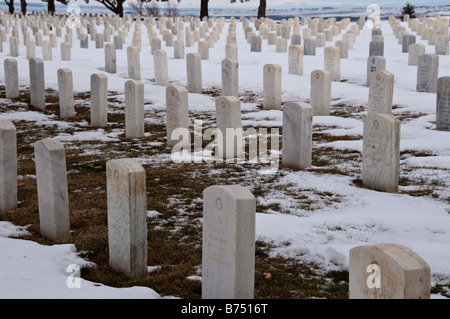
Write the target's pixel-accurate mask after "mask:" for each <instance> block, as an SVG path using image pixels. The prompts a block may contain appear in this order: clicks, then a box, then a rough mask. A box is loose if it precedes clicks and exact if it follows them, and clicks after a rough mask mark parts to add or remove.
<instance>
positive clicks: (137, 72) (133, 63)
mask: <svg viewBox="0 0 450 319" xmlns="http://www.w3.org/2000/svg"><path fill="white" fill-rule="evenodd" d="M127 62H128V77H129V78H130V79H132V80H140V79H141V62H140V54H139V49H138V48H137V47H135V46H129V47H128V48H127Z"/></svg>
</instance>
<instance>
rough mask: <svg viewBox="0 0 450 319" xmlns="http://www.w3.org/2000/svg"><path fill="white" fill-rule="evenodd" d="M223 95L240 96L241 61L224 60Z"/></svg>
mask: <svg viewBox="0 0 450 319" xmlns="http://www.w3.org/2000/svg"><path fill="white" fill-rule="evenodd" d="M222 96H236V97H238V96H239V62H237V61H234V60H230V59H225V60H223V61H222Z"/></svg>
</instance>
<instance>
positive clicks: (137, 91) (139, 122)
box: [125, 80, 145, 138]
mask: <svg viewBox="0 0 450 319" xmlns="http://www.w3.org/2000/svg"><path fill="white" fill-rule="evenodd" d="M144 118H145V115H144V83H143V82H142V81H139V80H128V81H126V82H125V132H126V134H125V135H126V137H127V138H139V137H144V135H145V134H144Z"/></svg>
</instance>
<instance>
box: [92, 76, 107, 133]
mask: <svg viewBox="0 0 450 319" xmlns="http://www.w3.org/2000/svg"><path fill="white" fill-rule="evenodd" d="M107 111H108V77H107V76H106V75H105V74H92V75H91V125H92V126H94V127H106V126H107V125H108V113H107Z"/></svg>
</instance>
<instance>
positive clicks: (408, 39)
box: [402, 34, 416, 53]
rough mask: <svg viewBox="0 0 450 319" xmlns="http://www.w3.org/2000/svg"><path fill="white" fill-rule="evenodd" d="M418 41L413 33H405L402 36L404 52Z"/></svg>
mask: <svg viewBox="0 0 450 319" xmlns="http://www.w3.org/2000/svg"><path fill="white" fill-rule="evenodd" d="M414 43H416V36H415V35H413V34H408V35H404V36H403V38H402V53H408V52H409V46H410V45H411V44H414Z"/></svg>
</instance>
